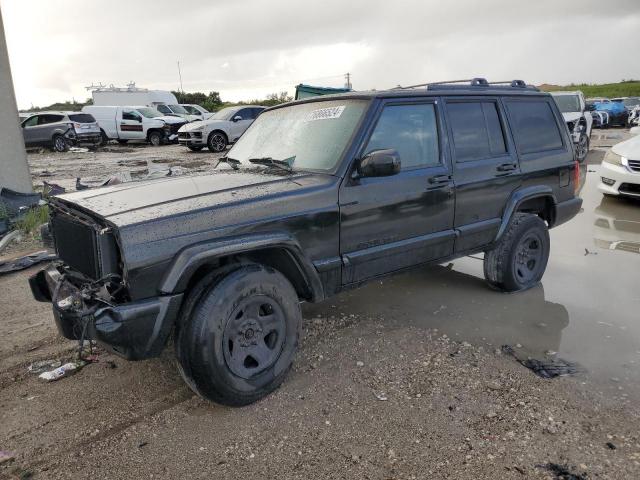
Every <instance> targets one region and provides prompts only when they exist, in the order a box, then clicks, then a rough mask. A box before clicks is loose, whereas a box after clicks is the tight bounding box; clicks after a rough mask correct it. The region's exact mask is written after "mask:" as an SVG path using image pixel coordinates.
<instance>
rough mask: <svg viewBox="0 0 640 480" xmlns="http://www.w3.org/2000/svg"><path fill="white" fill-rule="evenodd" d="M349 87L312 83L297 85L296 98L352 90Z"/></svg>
mask: <svg viewBox="0 0 640 480" xmlns="http://www.w3.org/2000/svg"><path fill="white" fill-rule="evenodd" d="M350 91H351V89H349V88H333V87H314V86H312V85H304V84H302V83H301V84H300V85H296V100H300V99H301V98H309V97H317V96H318V95H331V94H333V93H344V92H350Z"/></svg>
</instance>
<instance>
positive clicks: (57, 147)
mask: <svg viewBox="0 0 640 480" xmlns="http://www.w3.org/2000/svg"><path fill="white" fill-rule="evenodd" d="M52 147H53V150H54V151H56V152H66V151H68V150H69V142H67V139H66V138H64V137H63V136H62V135H56V136H54V137H53V140H52Z"/></svg>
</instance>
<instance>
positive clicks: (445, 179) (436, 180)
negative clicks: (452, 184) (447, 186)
mask: <svg viewBox="0 0 640 480" xmlns="http://www.w3.org/2000/svg"><path fill="white" fill-rule="evenodd" d="M450 180H451V175H436V176H435V177H429V183H430V184H431V185H440V184H444V183H449V181H450Z"/></svg>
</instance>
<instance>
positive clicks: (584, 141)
mask: <svg viewBox="0 0 640 480" xmlns="http://www.w3.org/2000/svg"><path fill="white" fill-rule="evenodd" d="M588 154H589V137H587V134H586V133H584V132H583V133H581V134H580V138H579V139H578V143H577V145H576V159H577V160H578V161H579V162H580V163H582V162H584V161H585V159H586V158H587V155H588Z"/></svg>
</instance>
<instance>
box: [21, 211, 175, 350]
mask: <svg viewBox="0 0 640 480" xmlns="http://www.w3.org/2000/svg"><path fill="white" fill-rule="evenodd" d="M51 207H52V208H51V223H50V226H51V233H52V236H53V239H54V242H55V246H56V251H57V253H58V257H59V258H60V262H57V263H55V264H53V265H51V266H50V267H48V268H47V269H45V270H41V271H40V272H38V273H37V274H36V275H34V276H32V277H31V278H30V279H29V284H30V286H31V291H32V293H33V296H34V298H35V299H36V300H38V301H41V302H51V304H52V306H53V315H54V319H55V322H56V325H57V327H58V331H59V332H60V334H61V335H62V336H64V337H65V338H69V339H73V340H81V339H92V340H96V341H97V342H98V343H100V344H102V345H103V346H105V347H106V348H108V349H109V350H111V351H113V352H114V353H117V354H119V355H121V356H123V357H125V358H127V359H129V360H140V359H144V358H150V357H154V356H157V355H159V354H160V352H161V351H162V349H163V348H164V345H165V343H166V340H167V338H168V336H169V333H170V330H171V327H172V325H173V324H174V321H175V318H176V317H177V313H178V309H179V307H180V303H181V301H182V295H165V296H158V297H152V298H148V299H144V300H138V301H131V298H130V296H129V293H128V290H127V285H126V276H125V269H124V264H123V262H122V259H121V256H120V254H119V248H118V245H117V241H116V237H115V234H114V232H113V230H112V228H111V227H108V226H105V225H101V224H100V223H99V222H97V221H96V220H95V219H93V218H91V217H90V216H89V215H87V214H84V213H83V212H76V211H73V210H71V209H69V208H67V207H66V206H65V205H64V204H62V203H59V202H56V201H53V202H52V204H51Z"/></svg>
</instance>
